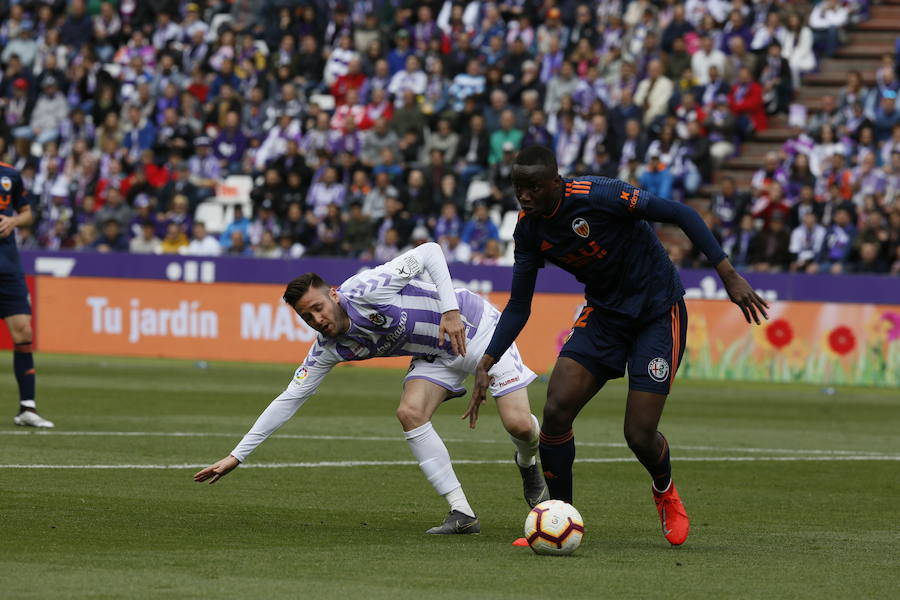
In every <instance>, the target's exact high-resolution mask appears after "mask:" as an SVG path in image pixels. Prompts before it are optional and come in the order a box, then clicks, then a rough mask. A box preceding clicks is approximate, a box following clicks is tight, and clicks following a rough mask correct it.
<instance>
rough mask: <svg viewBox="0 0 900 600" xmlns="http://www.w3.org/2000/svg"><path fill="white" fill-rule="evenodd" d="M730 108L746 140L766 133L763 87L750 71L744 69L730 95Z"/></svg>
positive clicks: (739, 72) (739, 73)
mask: <svg viewBox="0 0 900 600" xmlns="http://www.w3.org/2000/svg"><path fill="white" fill-rule="evenodd" d="M728 106H729V108H730V109H731V112H732V113H733V114H734V115H735V118H736V119H737V127H738V132H739V133H740V134H741V136H742V137H743V138H744V139H749V138H750V137H752V135H753V134H755V133H759V132H761V131H765V130H766V127H767V124H768V120H767V118H766V110H765V107H764V106H763V96H762V86H760V85H759V83H757V82H756V81H754V79H753V74H752V73H751V72H750V69H748V68H746V67H742V68H741V69H740V70H739V71H738V76H737V81H735V83H734V85H732V86H731V91H730V92H729V94H728Z"/></svg>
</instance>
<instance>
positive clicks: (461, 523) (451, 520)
mask: <svg viewBox="0 0 900 600" xmlns="http://www.w3.org/2000/svg"><path fill="white" fill-rule="evenodd" d="M425 533H431V534H435V535H453V534H467V533H481V523H479V522H478V517H470V516H469V515H467V514H465V513H461V512H459V511H458V510H451V511H450V513H449V514H448V515H447V518H446V519H444V522H443V523H441V524H440V525H437V526H436V527H432V528H431V529H429V530H428V531H426V532H425Z"/></svg>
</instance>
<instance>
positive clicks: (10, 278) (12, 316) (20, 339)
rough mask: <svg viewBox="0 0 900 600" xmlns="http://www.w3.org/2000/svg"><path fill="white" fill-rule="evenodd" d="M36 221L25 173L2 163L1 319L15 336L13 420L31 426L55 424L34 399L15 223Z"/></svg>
mask: <svg viewBox="0 0 900 600" xmlns="http://www.w3.org/2000/svg"><path fill="white" fill-rule="evenodd" d="M33 222H34V216H33V215H32V213H31V207H30V206H29V205H28V201H27V200H26V199H25V190H24V189H23V185H22V177H21V176H20V175H19V172H18V171H16V169H15V168H14V167H12V166H11V165H8V164H6V163H0V319H3V320H5V321H6V326H7V327H9V333H10V335H11V336H12V340H13V370H14V371H15V373H16V381H17V382H18V384H19V414H18V415H16V417H15V418H14V419H13V422H14V423H15V424H16V425H24V426H29V427H53V423H51V422H50V421H48V420H47V419H44V418H43V417H41V416H40V415H39V414H38V413H37V406H36V405H35V402H34V358H33V357H32V354H31V343H32V332H31V305H30V304H29V303H28V288H27V287H26V286H25V275H24V273H23V272H22V264H21V263H20V262H19V252H18V250H17V249H16V236H15V230H16V227H20V226H23V225H24V226H28V225H31V224H32V223H33Z"/></svg>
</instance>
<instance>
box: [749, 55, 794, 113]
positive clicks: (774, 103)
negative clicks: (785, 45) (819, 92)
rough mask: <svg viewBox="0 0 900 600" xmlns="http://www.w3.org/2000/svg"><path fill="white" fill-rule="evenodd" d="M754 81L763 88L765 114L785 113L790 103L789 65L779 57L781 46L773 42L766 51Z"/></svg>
mask: <svg viewBox="0 0 900 600" xmlns="http://www.w3.org/2000/svg"><path fill="white" fill-rule="evenodd" d="M756 79H757V80H758V81H759V83H760V85H762V88H763V91H762V93H763V104H764V105H765V109H766V113H767V114H770V115H774V114H776V113H785V112H787V110H788V106H789V104H790V102H791V94H792V92H793V90H792V88H791V71H790V65H789V64H788V62H787V61H786V60H785V59H784V57H783V56H782V55H781V44H780V43H779V42H778V41H777V40H773V41H772V43H770V44H769V47H768V48H767V49H766V54H765V58H764V59H763V60H760V64H759V65H758V67H757V71H756Z"/></svg>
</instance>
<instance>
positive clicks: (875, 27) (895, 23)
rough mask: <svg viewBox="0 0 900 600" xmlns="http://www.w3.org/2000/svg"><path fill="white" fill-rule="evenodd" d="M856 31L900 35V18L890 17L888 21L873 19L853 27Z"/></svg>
mask: <svg viewBox="0 0 900 600" xmlns="http://www.w3.org/2000/svg"><path fill="white" fill-rule="evenodd" d="M853 30H854V31H878V32H882V33H887V32H893V33H897V34H900V18H894V17H889V18H886V19H871V20H869V21H866V22H865V23H859V24H858V25H854V26H853Z"/></svg>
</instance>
